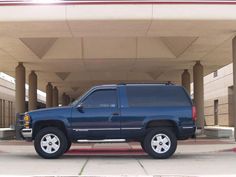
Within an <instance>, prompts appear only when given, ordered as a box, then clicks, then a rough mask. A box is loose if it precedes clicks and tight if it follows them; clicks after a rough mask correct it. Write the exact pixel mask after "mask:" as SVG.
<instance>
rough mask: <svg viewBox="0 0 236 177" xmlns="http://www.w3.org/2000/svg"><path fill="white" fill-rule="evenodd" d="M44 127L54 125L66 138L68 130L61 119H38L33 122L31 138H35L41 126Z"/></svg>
mask: <svg viewBox="0 0 236 177" xmlns="http://www.w3.org/2000/svg"><path fill="white" fill-rule="evenodd" d="M46 127H56V128H58V129H60V130H61V131H62V132H64V133H65V135H66V137H67V138H68V132H67V130H66V126H65V123H64V122H63V121H62V120H40V121H37V122H35V123H34V125H33V135H32V139H34V138H35V136H36V134H37V133H38V132H39V131H40V130H41V129H43V128H46Z"/></svg>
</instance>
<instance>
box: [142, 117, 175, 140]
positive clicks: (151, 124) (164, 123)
mask: <svg viewBox="0 0 236 177" xmlns="http://www.w3.org/2000/svg"><path fill="white" fill-rule="evenodd" d="M155 127H166V128H170V129H172V131H173V132H174V133H175V134H176V136H178V126H177V122H176V121H174V120H170V119H160V120H150V121H148V122H147V123H146V126H145V129H146V131H147V130H149V129H151V128H155Z"/></svg>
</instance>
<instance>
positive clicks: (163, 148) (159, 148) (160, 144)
mask: <svg viewBox="0 0 236 177" xmlns="http://www.w3.org/2000/svg"><path fill="white" fill-rule="evenodd" d="M151 146H152V149H153V150H154V151H155V152H156V153H158V154H163V153H166V152H167V151H168V150H169V149H170V146H171V141H170V138H169V137H168V136H167V135H165V134H156V135H155V136H153V138H152V140H151Z"/></svg>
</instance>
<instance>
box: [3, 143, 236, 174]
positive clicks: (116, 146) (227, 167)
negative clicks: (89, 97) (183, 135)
mask: <svg viewBox="0 0 236 177" xmlns="http://www.w3.org/2000/svg"><path fill="white" fill-rule="evenodd" d="M235 148H236V144H235V143H234V142H233V141H223V140H196V142H195V141H194V140H189V141H185V142H179V145H178V149H177V151H176V153H175V155H174V156H173V157H172V158H170V159H166V160H154V159H151V158H150V157H149V156H148V155H147V154H145V153H144V152H143V151H142V150H141V148H140V146H139V144H138V143H113V144H74V145H73V146H72V148H71V150H70V152H68V153H67V154H65V155H64V156H63V157H62V158H60V159H53V160H45V159H42V158H40V157H39V156H37V154H36V153H35V151H34V147H33V146H32V144H31V143H25V142H18V141H0V175H69V176H71V175H90V176H94V175H96V176H97V175H102V176H104V175H196V176H198V175H206V174H207V175H223V176H224V175H233V176H236V168H235V164H236V151H235V150H236V149H235Z"/></svg>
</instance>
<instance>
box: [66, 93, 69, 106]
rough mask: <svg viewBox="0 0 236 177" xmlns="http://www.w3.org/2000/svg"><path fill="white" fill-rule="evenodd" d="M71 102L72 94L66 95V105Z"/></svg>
mask: <svg viewBox="0 0 236 177" xmlns="http://www.w3.org/2000/svg"><path fill="white" fill-rule="evenodd" d="M69 104H70V96H69V95H66V105H69Z"/></svg>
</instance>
